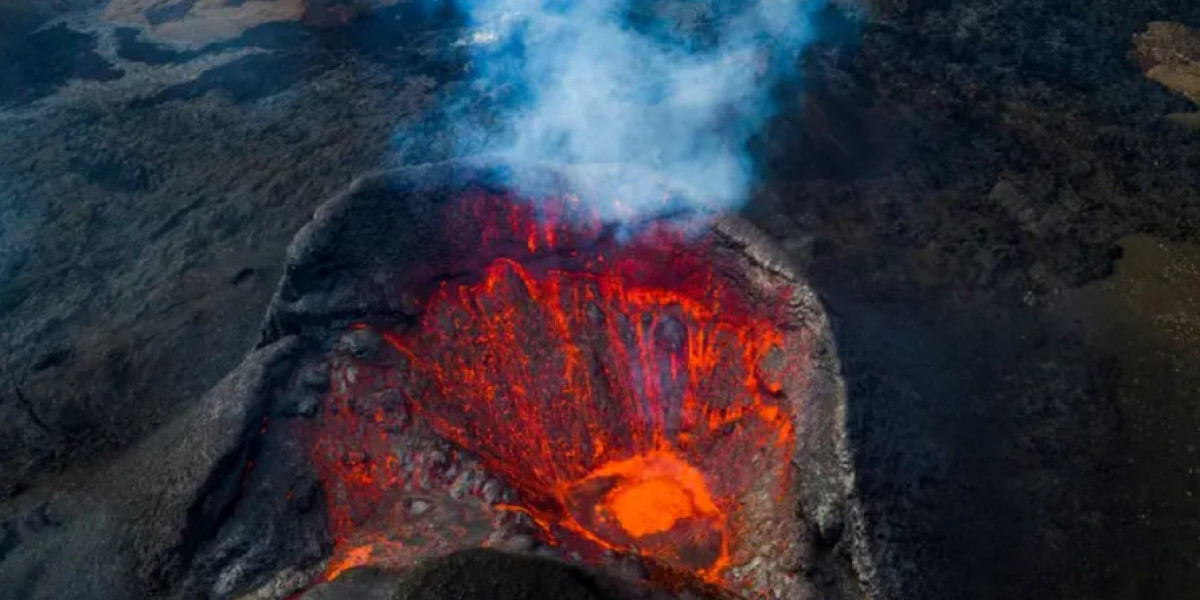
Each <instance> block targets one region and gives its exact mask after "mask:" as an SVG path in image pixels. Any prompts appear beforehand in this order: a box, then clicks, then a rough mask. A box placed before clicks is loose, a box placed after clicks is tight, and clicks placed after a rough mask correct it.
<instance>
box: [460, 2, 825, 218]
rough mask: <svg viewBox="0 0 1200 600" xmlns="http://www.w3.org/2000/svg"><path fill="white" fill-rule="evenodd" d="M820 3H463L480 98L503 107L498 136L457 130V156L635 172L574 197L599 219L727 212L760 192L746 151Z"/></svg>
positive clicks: (810, 32) (772, 107)
mask: <svg viewBox="0 0 1200 600" xmlns="http://www.w3.org/2000/svg"><path fill="white" fill-rule="evenodd" d="M823 4H824V0H713V1H711V2H688V1H683V0H661V1H654V2H645V1H632V0H579V1H570V0H458V6H459V10H461V11H462V13H463V15H464V17H465V18H466V20H467V22H468V23H469V24H470V26H471V28H470V33H469V34H468V35H467V37H466V38H464V39H463V40H462V41H461V43H462V44H464V45H467V46H469V47H470V55H471V69H472V78H473V83H474V86H473V87H474V90H475V93H484V94H505V95H506V96H507V97H508V98H509V99H510V101H509V102H508V103H507V104H506V109H507V110H508V111H509V112H508V114H505V115H502V116H501V119H502V120H503V121H504V122H505V124H506V126H505V127H504V128H503V133H501V134H499V135H492V136H486V137H485V136H480V135H479V133H478V132H477V131H460V132H459V133H458V134H456V137H457V138H458V145H459V147H458V152H459V153H460V154H491V155H496V156H501V157H505V158H507V159H511V160H512V161H513V162H514V163H527V162H539V161H548V162H558V163H589V164H615V165H622V166H631V167H635V168H632V169H627V170H620V171H617V172H620V173H621V174H620V176H619V177H618V178H617V180H612V179H610V180H608V181H605V182H604V185H603V189H604V190H605V192H604V193H603V194H600V195H597V194H595V192H594V191H592V192H589V193H587V194H581V196H583V197H586V198H591V200H589V201H590V202H593V203H595V206H594V207H593V208H594V210H595V211H596V212H597V213H598V214H600V215H601V216H602V217H603V218H605V219H607V220H617V221H631V220H636V219H639V218H642V217H646V216H649V215H652V214H657V213H661V212H663V211H664V210H666V209H668V208H670V209H678V208H680V206H679V203H681V202H682V203H683V204H684V205H685V207H687V208H698V209H707V210H714V211H720V210H735V209H736V208H738V207H739V206H740V205H741V204H742V203H743V202H744V201H745V200H746V198H747V196H748V194H749V191H750V188H751V186H752V184H753V183H754V179H755V166H754V161H753V160H752V158H751V156H750V155H749V152H748V148H747V146H748V142H749V141H750V139H751V137H752V136H753V135H754V134H755V132H757V131H758V130H760V128H761V127H762V126H763V125H764V124H765V123H766V122H767V121H768V119H769V118H770V117H771V116H772V115H773V114H774V112H775V108H776V107H775V104H774V102H773V101H772V91H773V90H774V89H775V87H776V84H778V83H780V82H781V81H784V80H786V79H788V78H791V77H793V76H794V74H795V68H796V66H797V64H798V59H799V56H800V54H801V53H802V52H803V50H804V48H805V47H806V46H807V45H808V43H809V42H810V41H811V40H812V38H813V37H814V33H815V32H814V31H813V22H814V17H815V15H816V11H817V10H818V9H820V8H822V6H823ZM481 138H482V139H484V140H485V141H481ZM667 190H669V191H670V192H671V194H670V195H669V196H670V197H669V199H668V194H666V193H665V192H666V191H667ZM526 191H528V192H536V190H526ZM667 204H670V206H669V207H668V206H667Z"/></svg>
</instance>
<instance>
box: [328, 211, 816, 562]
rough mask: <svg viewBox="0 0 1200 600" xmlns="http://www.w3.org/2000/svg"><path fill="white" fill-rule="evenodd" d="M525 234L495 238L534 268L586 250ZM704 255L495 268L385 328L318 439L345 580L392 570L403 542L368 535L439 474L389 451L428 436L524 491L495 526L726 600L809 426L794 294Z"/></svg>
mask: <svg viewBox="0 0 1200 600" xmlns="http://www.w3.org/2000/svg"><path fill="white" fill-rule="evenodd" d="M468 206H474V205H471V204H468ZM467 212H468V214H469V213H470V210H468V211H467ZM514 214H516V215H517V217H512V215H514ZM505 215H507V216H505ZM528 217H529V215H528V214H524V215H521V214H518V213H517V212H516V211H515V210H514V211H510V212H507V213H502V214H501V215H500V216H497V215H496V214H492V215H491V216H490V221H489V222H490V223H493V224H500V225H501V229H504V228H508V229H509V231H507V232H502V233H501V234H500V237H501V238H504V237H505V236H507V239H511V240H513V241H515V242H516V244H517V245H518V246H520V247H523V248H524V252H526V253H527V255H526V256H525V258H529V257H537V256H539V255H541V256H545V255H546V253H551V252H559V254H558V255H561V252H560V250H561V248H559V247H557V244H558V243H562V242H563V241H564V240H566V241H568V242H569V241H570V240H572V239H573V236H578V235H580V234H579V233H578V231H577V230H576V231H574V232H572V231H570V230H568V229H566V228H565V227H564V226H563V225H561V224H558V223H554V222H550V223H548V224H547V223H546V222H544V221H538V220H534V219H530V218H528ZM698 243H708V242H703V240H701V241H690V242H689V241H687V240H684V239H682V238H680V237H677V236H673V235H671V234H670V233H669V232H668V231H667V230H666V229H655V228H651V229H648V230H646V231H644V232H643V233H642V234H641V235H640V236H639V237H638V238H637V239H635V240H633V241H631V242H628V243H626V244H622V245H617V244H612V245H609V246H604V245H601V246H597V248H596V250H595V251H594V252H590V253H586V255H581V253H574V252H573V253H570V256H571V260H570V261H559V263H560V264H559V265H558V266H556V267H554V268H551V267H546V266H544V265H543V266H537V267H535V266H532V265H533V263H531V262H528V261H526V260H522V257H521V256H512V255H511V254H510V257H500V258H495V259H494V260H492V261H491V262H490V263H488V264H487V265H486V267H484V268H483V269H482V270H481V272H480V273H479V275H478V277H477V278H476V279H474V280H472V281H445V282H442V283H441V285H440V286H439V287H438V288H437V289H436V290H435V291H433V292H432V294H431V295H430V296H429V297H428V298H427V300H426V301H425V302H423V314H422V316H421V317H420V319H419V323H417V324H416V325H415V326H413V327H410V328H408V329H407V330H404V331H398V332H393V331H382V332H381V333H383V336H384V339H385V340H386V341H387V346H388V352H387V353H386V357H385V360H383V361H382V363H381V364H376V365H358V366H355V367H353V368H354V375H353V377H352V379H354V380H355V382H357V383H356V386H347V385H342V384H335V386H334V389H333V390H332V391H331V394H330V395H331V398H330V399H329V400H328V401H327V405H326V409H325V410H324V412H323V415H322V422H321V424H320V425H319V426H318V428H317V430H316V434H315V435H316V443H315V444H314V446H313V448H314V453H313V456H314V463H315V464H316V465H317V467H318V470H319V471H320V472H321V474H322V476H323V478H324V480H325V481H326V486H327V488H328V490H327V494H328V496H329V502H330V512H331V517H332V519H331V520H332V529H333V533H334V536H335V538H336V540H337V548H336V550H335V558H334V563H333V564H334V565H337V566H338V568H344V567H345V566H346V565H348V564H364V563H387V562H389V560H388V559H387V558H386V556H385V555H388V552H387V551H386V544H397V543H401V544H402V542H395V541H387V542H383V541H382V540H383V538H385V537H387V536H386V535H383V536H381V535H378V533H379V529H380V528H386V527H394V525H393V524H389V523H387V522H384V523H373V522H372V521H371V519H372V518H376V517H373V516H372V515H375V514H376V513H378V512H379V510H381V509H380V508H379V507H378V506H375V505H376V504H377V503H379V502H382V501H383V500H384V499H385V498H387V497H388V496H389V494H392V493H393V492H395V491H396V490H400V489H403V490H406V491H407V490H409V489H419V488H420V487H421V482H420V478H421V477H423V476H425V475H423V474H422V473H423V470H422V469H423V465H422V464H403V463H404V462H405V461H406V460H407V459H405V458H404V456H408V455H407V454H405V453H404V452H398V451H396V450H395V449H394V448H393V446H394V444H391V443H390V442H389V436H390V435H394V434H395V432H397V431H399V430H400V429H402V428H403V427H407V426H410V423H413V422H416V423H419V424H420V426H422V427H428V429H429V430H431V431H432V432H433V433H435V434H436V436H437V437H440V438H442V439H445V440H448V441H449V442H452V443H453V445H454V446H456V447H457V448H459V449H461V450H462V451H464V452H466V453H469V454H470V455H471V456H474V457H478V460H479V462H480V464H481V467H482V469H483V471H485V472H487V473H491V474H494V475H496V476H498V477H499V479H501V480H503V482H505V484H506V485H507V486H510V487H511V488H512V489H513V490H514V491H515V494H513V497H514V498H519V499H518V500H517V501H515V502H506V501H493V502H491V504H490V505H489V509H488V510H489V511H492V513H495V514H499V513H512V514H524V515H527V516H528V517H529V518H530V519H532V521H533V522H535V523H537V524H538V525H539V526H540V527H541V528H542V529H543V535H542V537H543V538H544V540H545V541H547V542H549V543H559V544H567V545H570V546H571V547H572V548H576V549H578V550H579V551H580V552H581V553H583V554H585V556H586V555H587V554H588V553H589V552H590V553H591V554H597V555H598V554H599V553H601V551H603V550H613V551H617V552H631V553H636V554H638V555H641V556H643V557H645V558H648V559H651V560H653V561H655V562H656V563H658V564H661V565H663V566H665V567H667V568H669V569H673V570H677V571H681V572H690V573H692V574H694V575H696V576H698V577H700V578H703V579H705V580H707V581H710V582H714V583H727V582H724V580H723V579H722V576H723V573H724V571H725V569H726V568H727V567H728V566H729V565H730V564H731V561H733V560H735V559H736V558H737V557H738V556H740V555H745V554H746V553H747V552H750V551H752V550H748V549H746V548H739V547H738V544H739V536H740V535H741V532H742V530H743V529H744V528H745V527H747V525H746V521H747V520H748V519H751V518H752V517H751V516H749V515H748V514H746V512H745V511H746V508H745V505H746V504H747V503H748V502H747V501H746V498H747V495H748V494H751V493H755V492H762V491H763V489H762V488H763V487H764V485H766V487H769V488H770V490H768V491H769V492H770V493H772V494H775V495H776V496H777V497H778V496H779V495H781V494H783V493H784V491H785V490H786V489H787V487H788V485H789V481H788V474H789V471H788V464H789V460H790V457H791V453H792V451H793V446H794V444H795V440H794V437H795V434H794V424H793V421H792V419H793V418H794V413H793V411H792V410H791V409H790V408H789V407H788V405H787V404H786V403H787V402H788V400H787V399H786V398H785V397H784V395H783V394H781V393H780V392H781V386H782V380H783V379H784V378H785V377H796V376H798V374H799V373H801V372H802V371H803V368H802V367H803V365H797V364H795V361H796V360H798V359H796V358H795V357H794V355H795V354H796V353H794V352H785V351H784V348H785V346H786V345H787V340H786V339H785V338H786V337H787V335H786V333H785V330H784V328H783V325H782V323H783V314H784V313H783V311H784V310H785V307H787V306H788V302H787V297H786V292H782V291H781V292H780V294H782V296H780V297H774V298H768V299H766V300H765V301H764V300H763V299H757V300H756V301H751V300H750V298H748V297H747V295H746V293H745V292H744V290H743V289H742V288H741V287H740V286H739V285H737V284H736V283H735V281H734V280H733V279H731V278H730V277H727V276H724V275H722V273H721V271H720V270H719V267H720V265H719V264H717V263H718V262H719V261H714V259H713V256H712V254H711V252H707V251H703V247H701V251H697V250H696V248H695V244H698ZM568 262H569V263H570V264H566V263H568ZM342 379H345V377H343V378H342ZM335 380H337V378H336V377H335ZM364 381H370V382H372V383H370V384H368V385H369V389H366V391H364V389H365V388H363V385H365V384H364V383H363V382H364ZM372 390H377V391H372ZM364 394H368V395H370V394H375V395H374V396H370V397H363V396H364ZM397 454H400V455H402V456H401V458H396V455H397ZM415 455H416V456H418V457H419V456H421V454H420V452H417V453H416V454H415ZM409 462H412V461H409ZM417 462H419V461H417ZM434 470H435V471H436V469H434ZM427 477H432V476H427ZM439 477H440V476H439ZM414 481H416V484H415V486H414ZM764 482H766V484H764ZM430 485H434V484H430ZM493 500H494V499H493ZM750 503H751V504H752V502H750ZM782 510H783V511H788V510H790V508H787V507H785V508H783V509H782ZM492 513H489V514H492ZM784 514H785V517H784V518H785V519H786V512H785V513H784ZM364 515H366V517H364ZM497 518H499V517H497ZM753 518H755V519H758V518H759V517H753ZM364 547H370V548H372V549H371V550H363V549H362V548H364ZM381 548H384V549H383V550H381ZM393 554H394V553H393ZM401 554H402V552H401ZM401 562H402V561H401Z"/></svg>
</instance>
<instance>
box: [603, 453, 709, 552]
mask: <svg viewBox="0 0 1200 600" xmlns="http://www.w3.org/2000/svg"><path fill="white" fill-rule="evenodd" d="M591 477H592V478H595V477H616V478H617V483H616V484H615V485H614V486H613V488H612V490H611V491H610V492H608V494H606V495H605V496H604V502H603V503H601V504H599V505H597V509H598V510H600V511H602V512H604V513H606V514H608V515H612V518H614V519H616V521H617V523H618V524H619V525H620V526H621V528H622V529H624V530H625V531H626V532H627V533H628V534H629V535H632V536H633V537H643V536H647V535H650V534H654V533H661V532H664V531H668V530H670V529H671V528H672V527H674V526H675V524H676V523H677V522H679V521H681V520H683V519H696V518H699V519H711V520H712V521H714V523H716V522H719V521H720V518H721V512H720V511H719V510H717V505H716V504H715V503H714V502H713V499H712V497H711V496H710V495H709V493H708V486H707V485H705V483H704V474H703V473H701V472H700V471H697V470H696V469H695V468H693V467H691V466H690V465H688V464H686V463H684V462H682V461H680V460H679V459H678V458H677V457H675V456H674V455H672V454H668V453H666V452H655V453H653V454H650V455H645V456H635V457H633V458H630V459H626V460H622V461H617V462H614V463H610V464H607V465H604V466H603V467H601V468H600V469H597V470H596V472H594V473H592V475H591ZM602 518H603V517H602Z"/></svg>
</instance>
